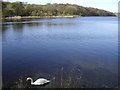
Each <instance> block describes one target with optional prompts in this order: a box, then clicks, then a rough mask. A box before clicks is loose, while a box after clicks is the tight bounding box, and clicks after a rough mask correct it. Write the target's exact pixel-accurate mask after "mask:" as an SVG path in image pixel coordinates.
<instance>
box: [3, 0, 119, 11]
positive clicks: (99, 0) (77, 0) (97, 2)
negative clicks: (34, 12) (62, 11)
mask: <svg viewBox="0 0 120 90" xmlns="http://www.w3.org/2000/svg"><path fill="white" fill-rule="evenodd" d="M3 1H10V2H14V1H21V2H28V3H30V4H46V3H69V4H77V5H82V6H86V7H95V8H99V9H105V10H108V11H112V12H118V2H119V0H3Z"/></svg>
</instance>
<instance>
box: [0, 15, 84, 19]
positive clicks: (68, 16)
mask: <svg viewBox="0 0 120 90" xmlns="http://www.w3.org/2000/svg"><path fill="white" fill-rule="evenodd" d="M74 17H82V16H78V15H66V16H23V17H22V16H14V17H6V18H2V19H31V18H74Z"/></svg>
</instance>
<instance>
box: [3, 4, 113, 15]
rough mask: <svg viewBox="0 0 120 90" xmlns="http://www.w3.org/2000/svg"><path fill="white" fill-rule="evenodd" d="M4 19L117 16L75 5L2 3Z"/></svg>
mask: <svg viewBox="0 0 120 90" xmlns="http://www.w3.org/2000/svg"><path fill="white" fill-rule="evenodd" d="M2 12H3V17H11V16H60V15H79V16H115V14H114V13H112V12H109V11H105V10H101V9H97V8H91V7H83V6H79V5H73V4H56V3H55V4H50V3H48V4H46V5H34V4H27V3H24V2H13V3H10V2H2Z"/></svg>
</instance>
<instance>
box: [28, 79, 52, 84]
mask: <svg viewBox="0 0 120 90" xmlns="http://www.w3.org/2000/svg"><path fill="white" fill-rule="evenodd" d="M28 80H31V85H44V84H47V83H49V82H50V81H49V80H47V79H44V78H39V79H37V80H36V81H35V82H33V79H32V78H27V81H28Z"/></svg>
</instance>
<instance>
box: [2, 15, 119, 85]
mask: <svg viewBox="0 0 120 90" xmlns="http://www.w3.org/2000/svg"><path fill="white" fill-rule="evenodd" d="M2 24H3V27H2V37H3V86H4V87H13V86H14V85H17V83H18V82H19V79H22V81H23V84H25V85H26V82H25V81H26V78H27V77H32V78H33V80H36V79H37V78H40V77H44V78H46V79H49V80H50V81H51V83H49V84H48V85H46V86H45V87H117V86H118V20H117V17H80V18H51V19H22V20H6V21H3V23H2Z"/></svg>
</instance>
